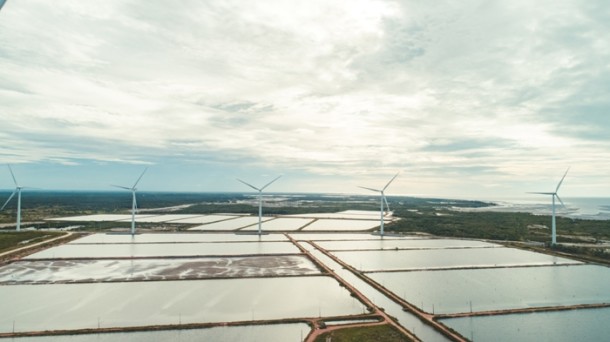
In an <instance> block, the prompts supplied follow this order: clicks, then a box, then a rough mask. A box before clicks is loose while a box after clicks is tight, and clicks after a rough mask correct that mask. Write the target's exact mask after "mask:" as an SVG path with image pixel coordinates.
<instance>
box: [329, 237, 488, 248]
mask: <svg viewBox="0 0 610 342" xmlns="http://www.w3.org/2000/svg"><path fill="white" fill-rule="evenodd" d="M318 245H320V247H322V248H324V249H327V250H331V251H338V250H359V249H395V248H401V249H409V248H410V249H418V248H472V247H500V245H497V244H493V243H489V242H483V241H476V240H459V239H377V240H368V241H322V242H319V243H318Z"/></svg>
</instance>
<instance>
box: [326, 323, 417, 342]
mask: <svg viewBox="0 0 610 342" xmlns="http://www.w3.org/2000/svg"><path fill="white" fill-rule="evenodd" d="M328 337H330V341H332V342H362V341H380V342H382V341H383V342H407V341H411V340H410V339H408V338H407V337H405V336H403V335H402V334H401V333H400V332H398V330H396V329H394V327H392V326H391V325H388V324H384V325H376V326H372V327H371V326H368V327H366V326H365V327H356V328H345V329H338V330H333V331H331V332H328V333H325V334H322V335H320V336H318V338H316V340H315V342H326V341H327V338H328Z"/></svg>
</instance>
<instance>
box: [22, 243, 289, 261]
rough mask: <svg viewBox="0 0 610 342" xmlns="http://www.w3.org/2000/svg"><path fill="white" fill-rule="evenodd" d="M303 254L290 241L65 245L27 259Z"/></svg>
mask: <svg viewBox="0 0 610 342" xmlns="http://www.w3.org/2000/svg"><path fill="white" fill-rule="evenodd" d="M289 253H295V254H296V253H300V251H299V249H298V248H296V247H295V246H294V245H293V244H292V243H290V242H234V243H180V244H170V243H158V244H152V243H151V244H97V245H85V244H66V245H61V246H57V247H51V248H49V249H45V250H43V251H41V252H38V253H34V254H32V255H30V256H28V257H27V258H25V259H56V258H108V257H117V258H130V257H162V256H202V255H216V256H218V255H250V254H289Z"/></svg>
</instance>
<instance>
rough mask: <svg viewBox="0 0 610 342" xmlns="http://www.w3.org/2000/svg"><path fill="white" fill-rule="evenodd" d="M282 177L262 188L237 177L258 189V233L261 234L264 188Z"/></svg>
mask: <svg viewBox="0 0 610 342" xmlns="http://www.w3.org/2000/svg"><path fill="white" fill-rule="evenodd" d="M280 177H282V176H277V177H276V178H275V179H274V180H272V181H271V182H269V183H267V184H265V186H263V187H261V188H257V187H255V186H254V185H252V184H248V183H246V182H244V181H243V180H241V179H239V178H237V181H239V182H241V183H244V184H245V185H247V186H249V187H251V188H252V189H254V190H256V191H258V235H261V218H262V216H263V190H265V188H266V187H268V186H269V185H271V183H273V182H275V181H276V180H278V179H279V178H280Z"/></svg>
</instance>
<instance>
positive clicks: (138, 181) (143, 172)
mask: <svg viewBox="0 0 610 342" xmlns="http://www.w3.org/2000/svg"><path fill="white" fill-rule="evenodd" d="M146 170H148V167H146V168H144V171H142V174H141V175H140V178H138V180H137V181H136V182H135V183H134V184H133V186H132V187H131V188H132V189H135V188H136V186H137V185H138V183H140V179H142V177H143V176H144V174H145V173H146Z"/></svg>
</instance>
